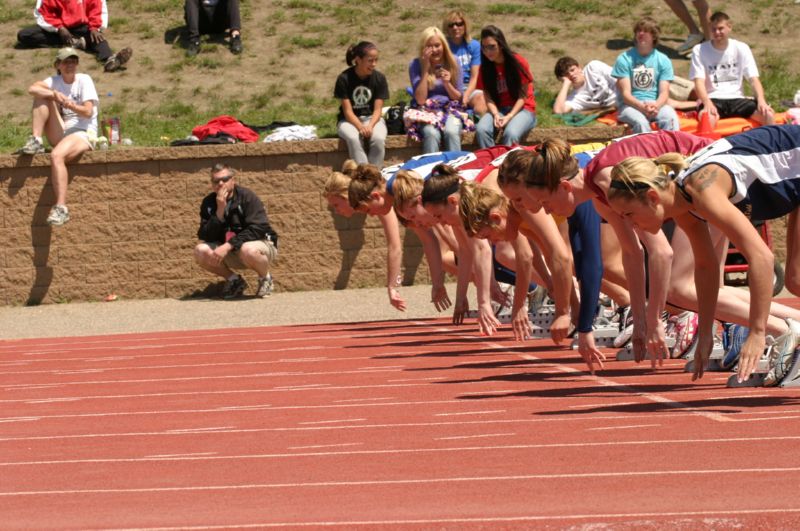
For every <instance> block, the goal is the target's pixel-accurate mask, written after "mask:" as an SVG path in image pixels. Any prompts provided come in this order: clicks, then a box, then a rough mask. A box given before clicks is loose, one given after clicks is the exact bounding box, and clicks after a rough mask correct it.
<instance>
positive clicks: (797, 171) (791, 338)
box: [608, 125, 800, 385]
mask: <svg viewBox="0 0 800 531" xmlns="http://www.w3.org/2000/svg"><path fill="white" fill-rule="evenodd" d="M608 200H609V203H610V206H611V208H613V209H614V211H615V212H616V213H617V214H618V215H620V216H621V217H622V218H623V219H626V220H627V221H628V222H630V223H633V224H634V225H636V226H638V227H639V228H640V229H642V230H644V231H647V232H650V233H652V232H655V231H657V230H658V229H659V227H660V225H661V223H662V222H663V220H664V219H669V218H671V219H674V220H675V221H676V222H677V224H678V226H679V227H681V228H682V229H683V230H684V231H685V233H686V235H687V236H688V239H689V242H690V244H691V249H692V251H693V252H694V256H695V269H694V280H695V282H694V283H695V286H696V289H697V297H698V300H699V307H700V311H699V313H700V331H699V333H700V342H699V344H698V349H697V354H696V360H697V362H696V363H695V371H694V379H696V378H699V377H702V375H703V371H704V365H705V361H706V360H707V359H708V355H709V353H710V352H711V343H712V339H711V328H712V321H713V317H714V313H715V309H717V308H716V307H717V305H718V302H717V295H718V293H717V292H718V290H719V285H720V267H719V257H718V256H716V255H715V254H714V252H713V247H712V245H711V236H710V234H709V229H710V228H711V226H713V227H716V228H717V229H719V230H720V231H722V232H723V233H724V234H725V235H726V236H727V237H728V238H730V240H731V241H732V242H733V244H734V245H735V246H736V248H737V249H739V250H740V251H741V252H742V254H744V256H745V258H746V259H747V263H748V266H749V272H748V280H749V287H750V304H749V319H748V321H749V323H748V326H749V329H750V330H749V335H748V336H747V339H746V340H745V342H744V345H743V346H742V348H741V354H740V363H739V370H738V375H739V381H740V382H741V381H744V380H745V379H747V378H749V377H750V374H751V373H752V372H753V371H754V370H755V368H756V364H757V362H758V360H759V358H760V357H761V354H762V352H763V351H764V345H765V342H766V334H767V333H768V332H772V333H776V332H777V333H778V334H782V335H781V336H780V337H779V338H778V340H777V342H776V343H777V344H776V348H774V349H773V351H772V353H773V359H772V360H771V361H772V363H771V366H772V369H771V371H770V373H769V374H768V376H767V379H766V380H765V383H766V384H767V385H775V384H777V383H778V382H779V381H780V379H781V378H782V376H783V375H784V373H785V371H786V370H787V369H788V367H787V363H788V362H790V361H791V358H792V353H793V352H794V350H795V348H796V347H797V343H798V338H800V323H798V322H796V321H795V319H796V316H797V314H798V312H797V311H794V310H790V312H792V317H793V318H789V319H787V321H786V323H782V326H780V325H778V324H777V323H776V324H771V323H770V320H772V321H775V320H776V319H775V317H774V316H771V315H770V314H771V312H772V313H773V314H774V313H775V312H776V308H775V306H776V305H774V304H771V299H772V275H773V271H774V269H773V266H774V264H773V262H774V257H773V255H772V252H771V251H770V249H769V248H768V247H767V245H766V243H765V242H764V241H763V240H762V238H761V236H760V235H759V234H758V231H756V229H755V228H754V227H753V225H752V223H751V222H750V220H751V219H758V220H768V219H775V218H777V217H781V216H784V215H787V214H788V216H789V218H788V223H787V234H786V242H787V261H786V287H787V289H789V291H791V292H792V293H794V294H795V295H800V246H799V245H798V241H799V239H800V236H799V235H800V216H799V215H798V211H800V126H793V125H787V126H764V127H759V128H756V129H752V130H750V131H746V132H744V133H740V134H738V135H734V136H730V137H727V138H725V139H722V140H718V141H717V142H715V143H713V144H712V145H710V146H708V147H706V148H705V149H703V150H702V151H700V152H698V153H696V154H695V155H694V156H692V157H690V158H688V159H684V157H683V156H682V155H681V154H679V153H665V154H663V155H661V156H659V157H657V158H655V159H654V160H651V159H645V158H641V157H639V158H636V157H632V158H629V159H627V160H625V161H622V162H621V163H620V164H618V165H617V166H616V167H615V168H614V170H613V171H612V173H611V182H610V189H609V190H608ZM784 312H785V310H783V311H782V313H784ZM770 329H773V330H775V332H773V330H770Z"/></svg>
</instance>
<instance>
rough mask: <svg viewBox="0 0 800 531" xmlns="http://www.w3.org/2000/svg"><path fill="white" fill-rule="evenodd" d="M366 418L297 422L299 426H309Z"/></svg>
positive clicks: (357, 420) (360, 420)
mask: <svg viewBox="0 0 800 531" xmlns="http://www.w3.org/2000/svg"><path fill="white" fill-rule="evenodd" d="M365 420H367V419H339V420H315V421H312V422H298V424H299V425H300V426H310V425H314V424H335V423H338V422H364V421H365Z"/></svg>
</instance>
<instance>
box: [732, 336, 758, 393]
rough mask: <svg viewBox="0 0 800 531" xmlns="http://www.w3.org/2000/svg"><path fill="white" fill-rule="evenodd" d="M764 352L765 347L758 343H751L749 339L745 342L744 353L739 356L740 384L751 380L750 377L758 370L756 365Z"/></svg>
mask: <svg viewBox="0 0 800 531" xmlns="http://www.w3.org/2000/svg"><path fill="white" fill-rule="evenodd" d="M762 352H764V346H763V345H759V344H758V342H757V341H750V338H749V337H748V338H747V339H746V340H745V342H744V345H742V352H741V354H740V355H739V371H738V372H739V381H740V382H743V381H745V380H747V379H748V378H750V375H751V374H753V371H755V370H756V365H757V364H758V359H759V358H760V357H761V353H762Z"/></svg>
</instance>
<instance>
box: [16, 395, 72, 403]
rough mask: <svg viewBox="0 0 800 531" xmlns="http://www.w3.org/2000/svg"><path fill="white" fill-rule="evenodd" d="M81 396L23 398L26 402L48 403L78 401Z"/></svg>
mask: <svg viewBox="0 0 800 531" xmlns="http://www.w3.org/2000/svg"><path fill="white" fill-rule="evenodd" d="M80 401H81V398H79V397H67V398H39V399H33V400H25V403H26V404H50V403H52V402H80Z"/></svg>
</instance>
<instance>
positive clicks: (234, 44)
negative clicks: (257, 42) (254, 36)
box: [231, 35, 242, 55]
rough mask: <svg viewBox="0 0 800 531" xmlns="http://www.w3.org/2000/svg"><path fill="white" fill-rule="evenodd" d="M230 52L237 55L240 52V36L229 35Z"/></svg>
mask: <svg viewBox="0 0 800 531" xmlns="http://www.w3.org/2000/svg"><path fill="white" fill-rule="evenodd" d="M231 53H232V54H235V55H239V54H240V53H242V36H241V35H234V36H233V37H231Z"/></svg>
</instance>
